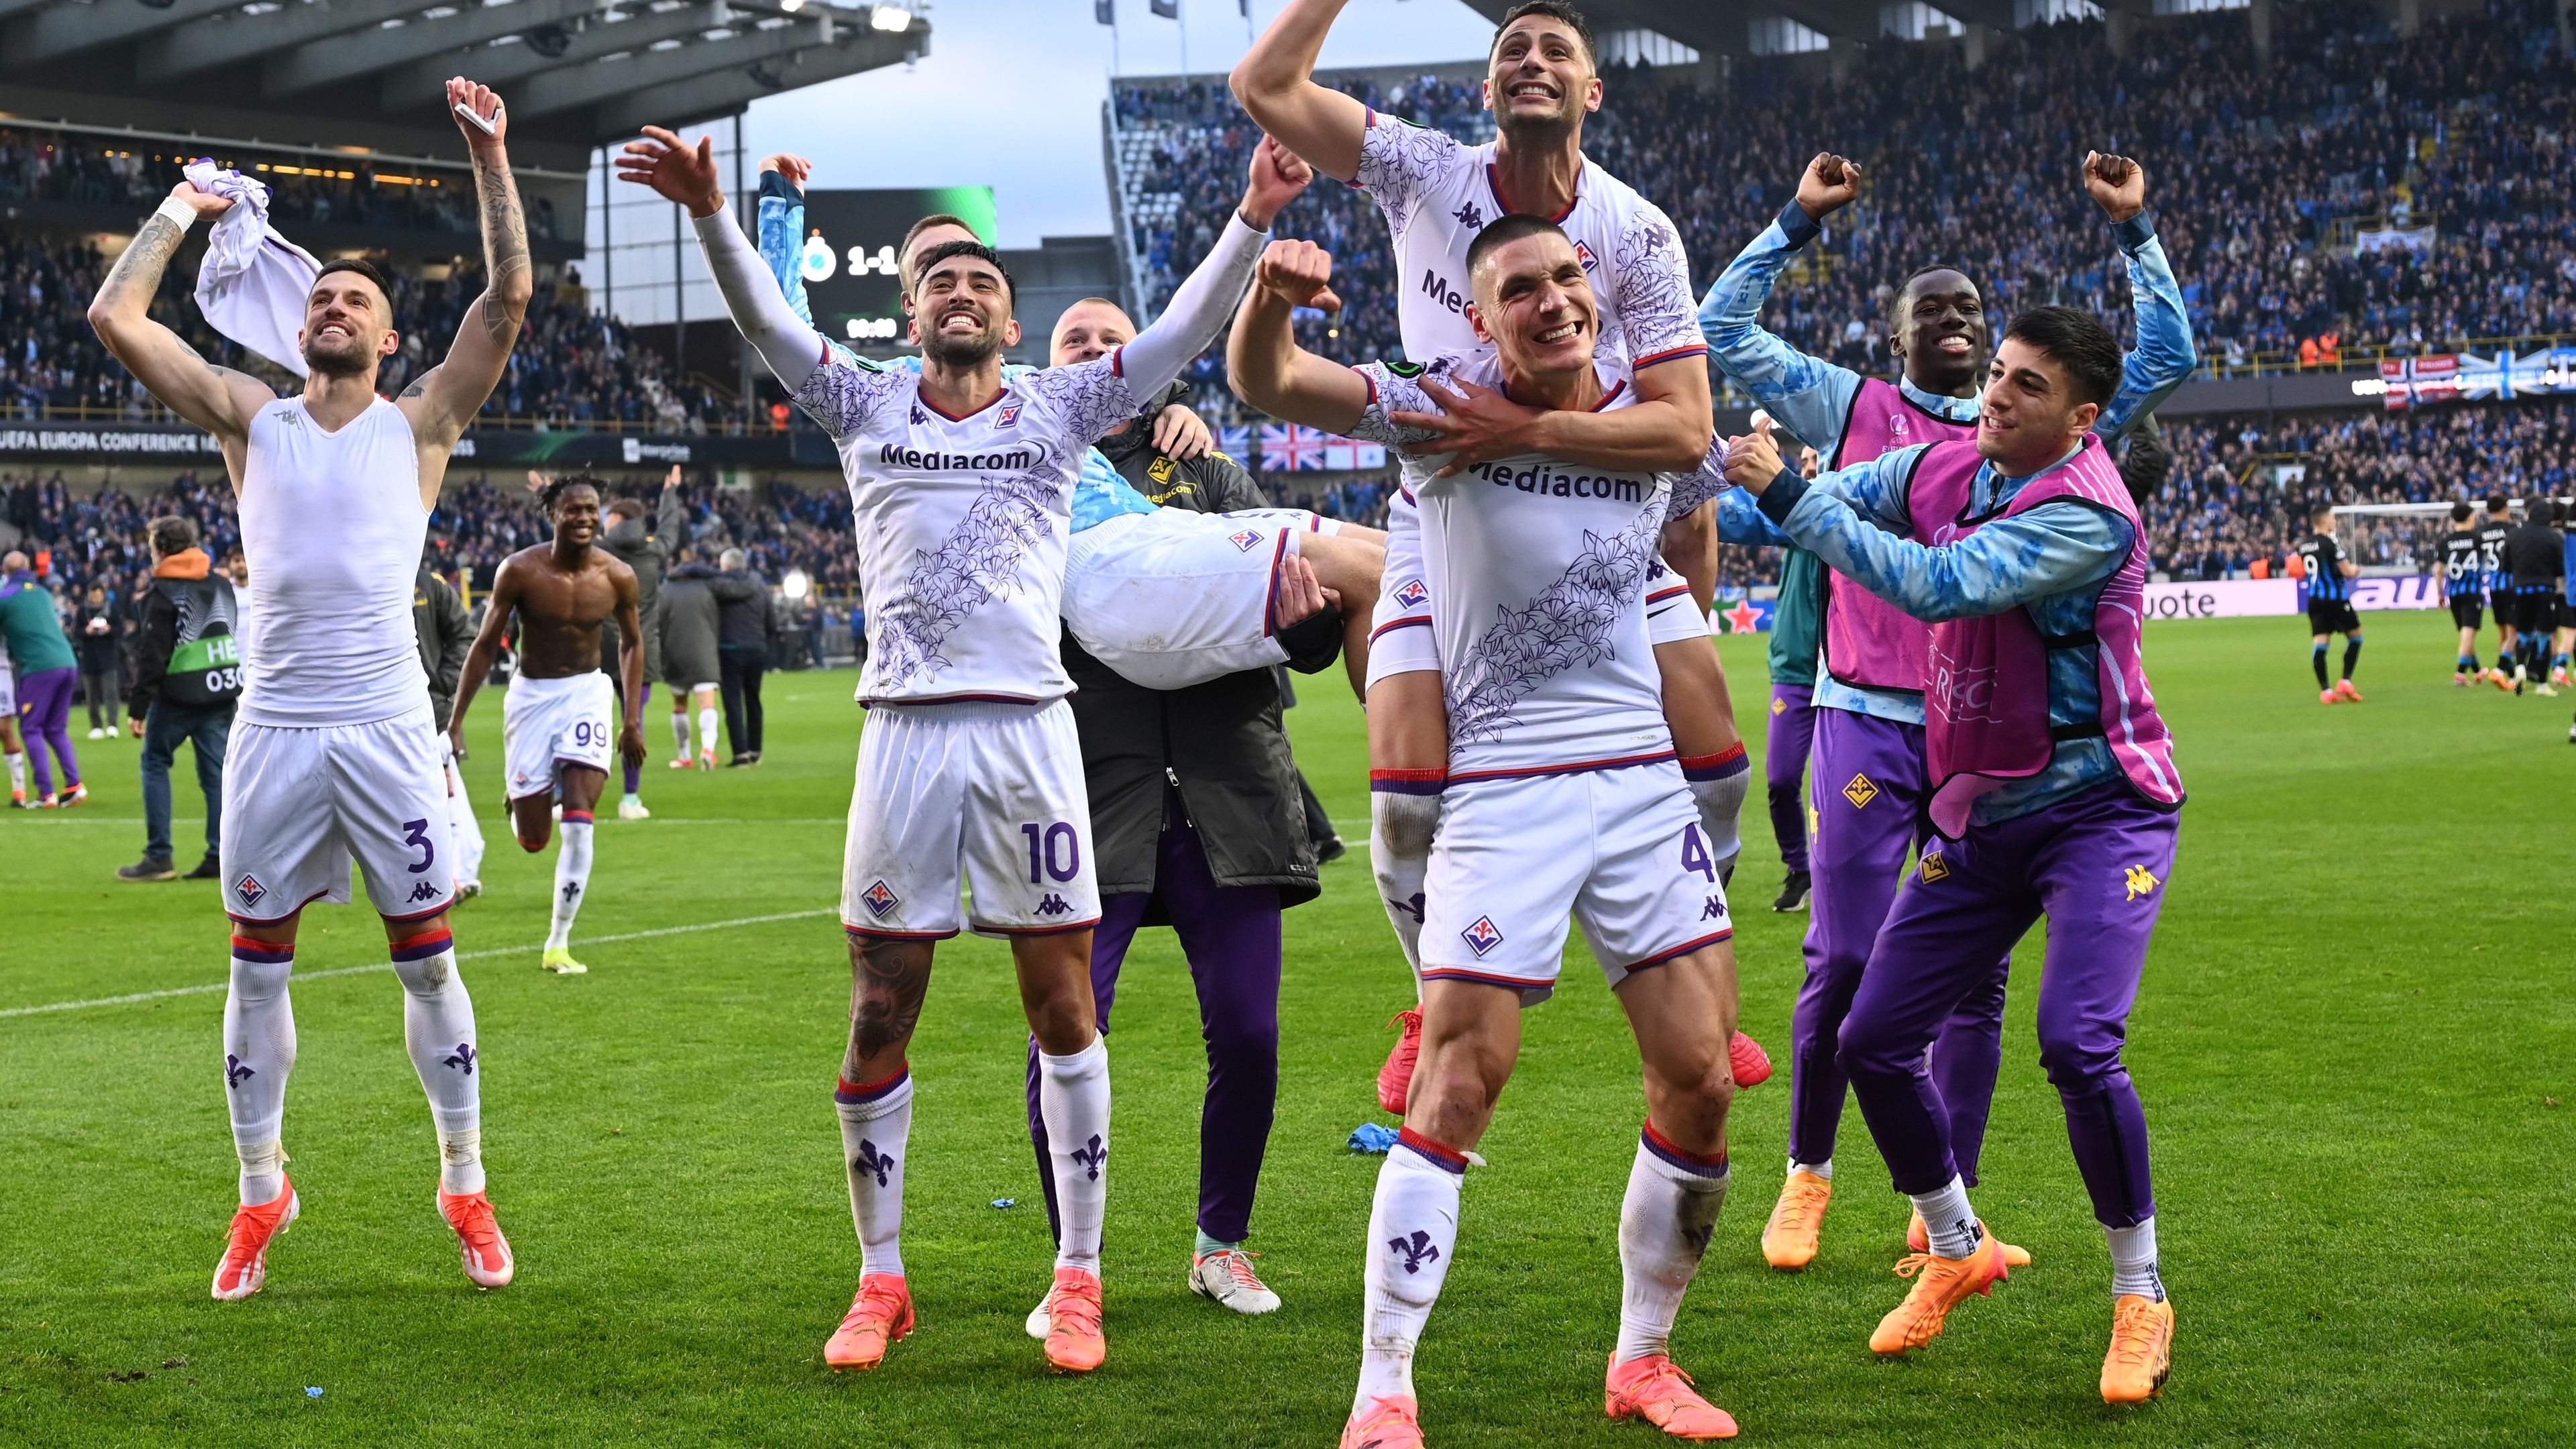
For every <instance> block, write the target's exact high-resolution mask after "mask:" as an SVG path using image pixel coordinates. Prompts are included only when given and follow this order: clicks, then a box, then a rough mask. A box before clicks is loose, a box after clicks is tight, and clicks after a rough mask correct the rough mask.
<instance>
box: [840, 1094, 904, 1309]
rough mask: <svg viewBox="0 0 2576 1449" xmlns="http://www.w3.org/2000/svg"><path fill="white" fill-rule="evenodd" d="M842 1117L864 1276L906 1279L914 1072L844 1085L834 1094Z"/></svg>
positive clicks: (853, 1220) (853, 1217) (852, 1210)
mask: <svg viewBox="0 0 2576 1449" xmlns="http://www.w3.org/2000/svg"><path fill="white" fill-rule="evenodd" d="M832 1105H833V1108H834V1110H835V1111H837V1112H839V1114H840V1117H841V1160H842V1161H843V1162H846V1163H848V1164H849V1169H850V1222H851V1224H852V1225H853V1226H855V1227H856V1228H857V1229H858V1231H859V1272H860V1274H861V1275H862V1276H874V1275H875V1274H878V1273H890V1274H892V1275H894V1276H895V1277H897V1278H900V1277H902V1276H903V1159H904V1157H905V1155H906V1154H907V1153H909V1152H910V1151H911V1148H910V1147H909V1146H908V1145H907V1144H908V1143H909V1142H910V1140H911V1137H912V1068H911V1067H910V1066H908V1065H907V1066H906V1067H904V1068H903V1069H902V1070H901V1071H898V1072H896V1073H895V1074H894V1075H893V1076H892V1077H889V1078H887V1079H886V1080H884V1081H881V1082H862V1083H856V1084H853V1083H850V1082H842V1083H840V1084H839V1086H838V1089H837V1090H835V1091H834V1092H833V1093H832Z"/></svg>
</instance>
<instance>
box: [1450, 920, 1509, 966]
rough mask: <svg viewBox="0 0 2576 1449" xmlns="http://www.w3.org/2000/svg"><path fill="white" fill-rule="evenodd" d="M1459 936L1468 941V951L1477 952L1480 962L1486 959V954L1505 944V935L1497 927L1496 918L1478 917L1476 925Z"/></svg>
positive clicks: (1461, 932)
mask: <svg viewBox="0 0 2576 1449" xmlns="http://www.w3.org/2000/svg"><path fill="white" fill-rule="evenodd" d="M1458 935H1459V937H1460V938H1461V939H1463V940H1464V941H1466V943H1467V949H1468V950H1470V951H1473V952H1475V953H1476V959H1477V960H1480V961H1481V960H1483V959H1484V958H1485V953H1486V952H1488V951H1491V950H1493V949H1494V948H1495V947H1496V946H1499V945H1501V944H1503V933H1502V932H1501V931H1500V930H1499V929H1497V928H1496V927H1495V925H1494V918H1493V917H1491V916H1478V917H1477V918H1476V919H1475V922H1474V924H1472V925H1470V926H1468V927H1467V929H1465V930H1463V931H1460V932H1459V933H1458Z"/></svg>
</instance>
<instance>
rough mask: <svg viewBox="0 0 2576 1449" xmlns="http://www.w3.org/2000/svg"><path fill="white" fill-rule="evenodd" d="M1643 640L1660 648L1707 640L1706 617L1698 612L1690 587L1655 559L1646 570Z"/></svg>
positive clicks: (1696, 602)
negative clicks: (1681, 642) (1650, 641)
mask: <svg viewBox="0 0 2576 1449" xmlns="http://www.w3.org/2000/svg"><path fill="white" fill-rule="evenodd" d="M1646 637H1647V638H1648V639H1650V640H1652V641H1653V642H1654V645H1655V647H1656V648H1658V649H1660V648H1662V647H1663V646H1665V645H1667V644H1673V643H1678V642H1679V641H1681V640H1684V639H1705V638H1707V637H1708V616H1707V615H1705V614H1702V613H1701V612H1700V611H1699V603H1698V601H1697V600H1695V599H1693V598H1692V597H1691V592H1690V585H1688V584H1686V583H1683V582H1682V576H1681V575H1680V574H1677V573H1674V572H1673V571H1672V570H1671V569H1669V568H1667V567H1665V565H1664V561H1663V560H1662V559H1656V560H1655V561H1654V563H1653V566H1652V567H1650V568H1648V569H1647V570H1646Z"/></svg>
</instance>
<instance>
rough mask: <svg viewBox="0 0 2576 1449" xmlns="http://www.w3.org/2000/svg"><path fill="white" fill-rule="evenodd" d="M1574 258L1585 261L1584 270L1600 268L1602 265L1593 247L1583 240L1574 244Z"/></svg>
mask: <svg viewBox="0 0 2576 1449" xmlns="http://www.w3.org/2000/svg"><path fill="white" fill-rule="evenodd" d="M1574 259H1575V260H1576V261H1578V262H1581V263H1583V270H1585V271H1587V272H1589V271H1595V270H1598V269H1599V268H1600V266H1601V259H1600V258H1599V257H1596V256H1594V255H1593V254H1592V248H1590V247H1588V246H1585V245H1584V244H1583V243H1581V242H1576V243H1575V244H1574Z"/></svg>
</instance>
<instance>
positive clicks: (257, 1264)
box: [215, 1182, 303, 1303]
mask: <svg viewBox="0 0 2576 1449" xmlns="http://www.w3.org/2000/svg"><path fill="white" fill-rule="evenodd" d="M302 1211H303V1204H301V1203H299V1202H297V1201H296V1199H295V1184H294V1183H293V1182H288V1183H287V1184H286V1186H285V1187H283V1188H281V1189H280V1190H279V1191H278V1194H277V1196H275V1197H273V1198H271V1199H269V1200H268V1201H267V1202H264V1203H261V1204H259V1205H258V1206H257V1207H249V1206H244V1207H240V1208H236V1209H234V1211H233V1225H232V1230H231V1231H230V1232H229V1233H227V1234H226V1235H225V1242H224V1256H223V1260H222V1261H220V1262H218V1263H216V1264H215V1298H216V1301H218V1302H222V1303H239V1302H240V1301H241V1300H243V1299H245V1298H248V1297H249V1296H250V1295H252V1294H254V1293H256V1292H258V1291H259V1290H260V1287H261V1285H262V1284H265V1283H266V1282H268V1245H269V1244H271V1243H273V1242H276V1241H277V1239H278V1235H279V1234H281V1233H284V1232H285V1231H286V1225H287V1224H288V1223H291V1222H293V1221H295V1218H296V1215H297V1214H298V1213H300V1212H302Z"/></svg>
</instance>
